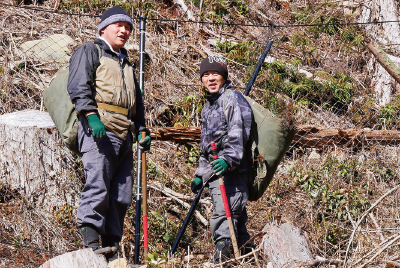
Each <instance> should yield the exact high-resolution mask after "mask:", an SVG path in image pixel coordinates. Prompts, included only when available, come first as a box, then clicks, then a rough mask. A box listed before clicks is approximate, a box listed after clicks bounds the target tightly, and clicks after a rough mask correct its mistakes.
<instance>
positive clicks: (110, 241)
mask: <svg viewBox="0 0 400 268" xmlns="http://www.w3.org/2000/svg"><path fill="white" fill-rule="evenodd" d="M120 241H121V238H120V237H118V236H115V235H106V234H104V235H101V246H102V247H103V248H107V247H109V248H111V249H112V252H110V253H108V254H104V256H105V257H106V259H107V261H108V262H111V261H113V260H116V259H117V258H118V254H120V252H119V242H120ZM120 257H122V256H120Z"/></svg>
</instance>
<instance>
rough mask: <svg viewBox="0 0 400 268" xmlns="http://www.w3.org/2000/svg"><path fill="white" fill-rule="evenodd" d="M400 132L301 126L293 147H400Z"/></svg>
mask: <svg viewBox="0 0 400 268" xmlns="http://www.w3.org/2000/svg"><path fill="white" fill-rule="evenodd" d="M398 144H400V131H398V130H372V129H367V128H365V129H319V128H316V127H313V126H301V127H299V128H298V129H297V132H296V134H295V136H294V139H293V142H292V145H294V146H301V147H303V148H325V147H330V146H337V147H348V148H353V147H357V146H362V145H367V146H368V145H369V146H371V145H393V146H394V145H398Z"/></svg>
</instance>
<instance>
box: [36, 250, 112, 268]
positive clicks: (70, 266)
mask: <svg viewBox="0 0 400 268" xmlns="http://www.w3.org/2000/svg"><path fill="white" fill-rule="evenodd" d="M107 267H108V265H107V261H106V258H105V257H104V256H103V255H99V254H95V253H94V252H93V250H91V249H90V248H85V249H80V250H77V251H72V252H69V253H65V254H63V255H60V256H57V257H55V258H53V259H51V260H48V261H46V262H45V263H43V264H42V265H41V266H40V267H39V268H107Z"/></svg>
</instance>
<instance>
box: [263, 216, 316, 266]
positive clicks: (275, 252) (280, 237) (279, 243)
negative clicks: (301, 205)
mask: <svg viewBox="0 0 400 268" xmlns="http://www.w3.org/2000/svg"><path fill="white" fill-rule="evenodd" d="M263 232H266V234H265V235H264V237H263V243H264V244H263V247H264V248H263V251H264V255H265V256H266V257H268V260H269V262H270V263H268V267H273V268H279V267H285V268H290V267H299V265H300V264H304V263H312V262H313V260H314V258H313V256H312V254H311V251H310V250H309V247H308V243H307V241H306V239H305V238H304V237H303V236H302V235H301V234H300V229H299V228H297V227H295V226H293V225H291V224H290V223H284V224H282V225H280V226H278V225H276V224H267V225H266V226H265V227H264V229H263Z"/></svg>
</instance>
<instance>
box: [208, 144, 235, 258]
mask: <svg viewBox="0 0 400 268" xmlns="http://www.w3.org/2000/svg"><path fill="white" fill-rule="evenodd" d="M210 145H211V154H212V156H213V159H214V160H216V159H218V154H217V147H216V146H215V142H214V141H212V142H211V143H210ZM218 181H219V189H220V190H221V196H222V201H223V202H224V208H225V214H226V219H227V221H228V226H229V232H230V233H231V240H232V245H233V252H234V254H235V258H239V257H240V253H239V248H238V245H237V241H236V235H235V228H233V222H232V217H231V210H230V208H229V203H228V198H227V196H226V190H225V184H224V179H223V176H222V175H219V176H218Z"/></svg>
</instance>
